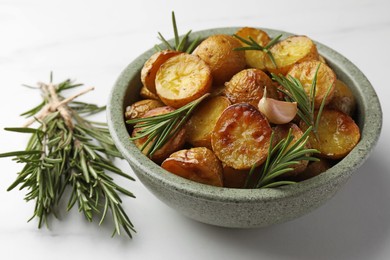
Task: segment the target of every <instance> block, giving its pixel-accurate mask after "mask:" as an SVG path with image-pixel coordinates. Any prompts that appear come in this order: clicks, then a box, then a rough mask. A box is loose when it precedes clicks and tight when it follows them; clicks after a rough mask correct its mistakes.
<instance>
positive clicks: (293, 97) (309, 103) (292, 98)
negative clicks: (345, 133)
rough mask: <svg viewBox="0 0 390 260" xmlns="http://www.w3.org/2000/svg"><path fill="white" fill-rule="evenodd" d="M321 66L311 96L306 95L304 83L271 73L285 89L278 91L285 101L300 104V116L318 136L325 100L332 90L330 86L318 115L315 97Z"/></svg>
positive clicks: (314, 78) (314, 80)
mask: <svg viewBox="0 0 390 260" xmlns="http://www.w3.org/2000/svg"><path fill="white" fill-rule="evenodd" d="M320 66H321V65H318V67H317V69H316V72H315V74H314V77H313V81H312V84H311V87H310V92H309V94H307V93H306V91H305V89H304V87H303V86H302V83H301V82H300V81H299V80H298V79H296V78H294V77H292V76H291V75H288V76H287V77H285V76H283V75H279V76H278V75H275V74H273V73H271V75H272V79H273V80H275V81H277V82H278V83H279V84H280V85H281V86H282V87H283V88H284V89H282V88H280V89H278V90H279V91H281V92H282V93H283V94H284V95H285V99H286V100H287V101H289V102H297V104H298V112H297V114H298V116H299V117H300V118H301V119H302V120H303V121H304V122H305V123H306V125H307V126H312V130H313V132H314V133H315V134H316V133H317V129H318V124H319V122H320V119H321V114H322V111H323V109H324V106H325V100H326V98H327V97H328V95H329V92H330V90H331V88H332V85H330V86H329V87H328V89H327V91H326V93H325V95H324V97H323V99H322V101H321V104H320V107H319V109H318V112H317V115H316V111H315V105H314V104H315V95H316V91H317V74H318V70H319V68H320Z"/></svg>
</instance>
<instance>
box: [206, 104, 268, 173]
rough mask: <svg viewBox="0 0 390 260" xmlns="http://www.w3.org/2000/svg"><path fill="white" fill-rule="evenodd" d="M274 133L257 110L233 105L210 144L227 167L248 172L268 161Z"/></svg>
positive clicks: (216, 129)
mask: <svg viewBox="0 0 390 260" xmlns="http://www.w3.org/2000/svg"><path fill="white" fill-rule="evenodd" d="M271 132H272V130H271V127H270V125H269V123H268V121H267V119H265V117H264V116H263V115H262V114H261V113H260V112H259V111H258V110H257V109H256V108H255V107H253V106H252V105H249V104H247V103H239V104H234V105H231V106H229V107H228V108H227V109H225V111H224V112H223V113H222V115H221V116H220V117H219V119H218V121H217V123H216V125H215V127H214V130H213V134H212V135H211V145H212V147H213V151H214V152H215V154H216V155H217V157H218V158H219V159H220V160H221V161H222V162H223V163H225V164H226V165H227V166H230V167H232V168H234V169H238V170H247V169H250V168H251V167H252V166H253V165H254V164H257V165H259V164H261V163H263V162H264V161H265V159H266V157H267V154H268V148H269V146H270V138H271Z"/></svg>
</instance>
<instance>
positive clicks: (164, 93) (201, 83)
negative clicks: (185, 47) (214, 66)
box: [156, 53, 212, 108]
mask: <svg viewBox="0 0 390 260" xmlns="http://www.w3.org/2000/svg"><path fill="white" fill-rule="evenodd" d="M211 83H212V77H211V71H210V68H209V66H207V64H206V63H205V62H204V61H203V60H201V59H200V58H199V57H197V56H195V55H191V54H187V53H182V54H179V55H176V56H174V57H172V58H170V59H168V60H167V61H166V62H165V63H164V64H162V65H161V66H160V69H159V70H158V71H157V75H156V91H157V95H158V96H159V97H160V99H161V100H162V101H163V102H164V104H166V105H167V106H171V107H174V108H179V107H182V106H184V105H186V104H187V103H189V102H191V101H194V100H195V99H197V98H200V97H201V96H202V95H204V94H206V93H207V92H209V91H210V88H211Z"/></svg>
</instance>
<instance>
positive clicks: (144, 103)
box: [125, 99, 164, 120]
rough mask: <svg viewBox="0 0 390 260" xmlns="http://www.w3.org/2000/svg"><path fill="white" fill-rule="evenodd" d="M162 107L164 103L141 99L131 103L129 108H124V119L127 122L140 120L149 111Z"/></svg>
mask: <svg viewBox="0 0 390 260" xmlns="http://www.w3.org/2000/svg"><path fill="white" fill-rule="evenodd" d="M162 106H164V103H162V102H161V101H158V100H155V99H143V100H140V101H137V102H135V103H133V104H132V105H131V106H128V107H126V112H125V118H126V119H127V120H129V119H134V118H140V117H142V116H143V115H145V113H146V112H148V111H149V110H152V109H154V108H157V107H162Z"/></svg>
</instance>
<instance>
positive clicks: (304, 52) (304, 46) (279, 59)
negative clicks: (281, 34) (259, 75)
mask: <svg viewBox="0 0 390 260" xmlns="http://www.w3.org/2000/svg"><path fill="white" fill-rule="evenodd" d="M270 52H271V54H272V56H273V57H274V59H275V62H276V65H277V66H276V67H275V65H274V64H273V62H272V60H271V59H270V58H269V56H268V55H265V56H264V64H265V67H266V69H267V71H269V72H272V73H274V74H283V75H286V74H287V72H288V71H289V70H290V68H291V67H292V66H293V65H294V64H296V63H299V62H302V61H306V60H318V59H319V56H318V51H317V47H316V45H315V44H314V42H313V41H312V40H311V39H310V38H309V37H307V36H300V35H296V36H290V37H288V38H286V39H284V40H282V41H280V42H278V43H276V44H275V45H273V46H272V47H271V48H270Z"/></svg>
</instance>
